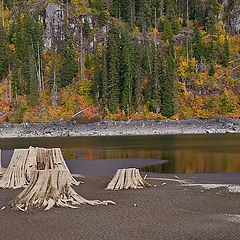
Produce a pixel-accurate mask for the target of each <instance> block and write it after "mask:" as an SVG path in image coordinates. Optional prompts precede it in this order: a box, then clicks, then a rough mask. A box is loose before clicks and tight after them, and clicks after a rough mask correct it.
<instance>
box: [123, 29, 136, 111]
mask: <svg viewBox="0 0 240 240" xmlns="http://www.w3.org/2000/svg"><path fill="white" fill-rule="evenodd" d="M121 41H122V48H121V85H122V94H121V95H122V107H123V109H124V110H125V112H126V113H129V112H130V107H131V103H132V84H133V61H132V60H133V59H132V52H133V48H132V43H131V40H130V37H129V34H128V32H127V29H126V28H124V29H123V31H122V35H121Z"/></svg>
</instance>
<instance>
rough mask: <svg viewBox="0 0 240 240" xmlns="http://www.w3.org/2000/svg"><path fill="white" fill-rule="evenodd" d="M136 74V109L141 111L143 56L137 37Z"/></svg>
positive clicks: (134, 81)
mask: <svg viewBox="0 0 240 240" xmlns="http://www.w3.org/2000/svg"><path fill="white" fill-rule="evenodd" d="M134 58H135V59H134V70H135V71H134V75H133V85H134V99H135V109H136V110H137V111H138V112H140V110H141V105H142V101H143V68H142V58H143V56H142V55H141V49H140V43H139V41H138V40H137V39H135V41H134Z"/></svg>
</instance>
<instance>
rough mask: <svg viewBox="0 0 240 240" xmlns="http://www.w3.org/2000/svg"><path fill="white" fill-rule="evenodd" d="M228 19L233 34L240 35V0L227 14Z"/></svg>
mask: <svg viewBox="0 0 240 240" xmlns="http://www.w3.org/2000/svg"><path fill="white" fill-rule="evenodd" d="M227 18H228V22H229V26H230V31H231V33H232V34H239V33H240V0H237V1H235V2H234V3H233V5H232V6H231V8H230V11H229V12H228V13H227Z"/></svg>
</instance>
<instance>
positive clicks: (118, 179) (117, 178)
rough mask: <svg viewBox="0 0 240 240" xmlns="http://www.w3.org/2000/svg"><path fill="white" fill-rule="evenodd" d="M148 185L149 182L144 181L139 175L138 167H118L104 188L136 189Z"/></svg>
mask: <svg viewBox="0 0 240 240" xmlns="http://www.w3.org/2000/svg"><path fill="white" fill-rule="evenodd" d="M150 186H151V184H149V183H148V182H146V181H145V180H144V179H143V178H142V176H141V175H140V172H139V169H136V168H128V169H118V170H117V172H116V174H115V175H114V176H113V178H112V180H111V181H110V183H109V184H108V185H107V187H106V190H119V189H137V188H143V187H150Z"/></svg>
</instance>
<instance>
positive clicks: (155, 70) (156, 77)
mask: <svg viewBox="0 0 240 240" xmlns="http://www.w3.org/2000/svg"><path fill="white" fill-rule="evenodd" d="M161 68H162V66H161V55H160V51H159V50H158V48H157V46H156V45H155V46H154V49H153V64H152V76H151V78H152V81H151V83H152V94H151V95H152V99H151V110H152V111H154V112H156V113H159V112H160V107H161V89H160V78H161V77H162V69H161Z"/></svg>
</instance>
